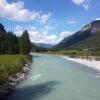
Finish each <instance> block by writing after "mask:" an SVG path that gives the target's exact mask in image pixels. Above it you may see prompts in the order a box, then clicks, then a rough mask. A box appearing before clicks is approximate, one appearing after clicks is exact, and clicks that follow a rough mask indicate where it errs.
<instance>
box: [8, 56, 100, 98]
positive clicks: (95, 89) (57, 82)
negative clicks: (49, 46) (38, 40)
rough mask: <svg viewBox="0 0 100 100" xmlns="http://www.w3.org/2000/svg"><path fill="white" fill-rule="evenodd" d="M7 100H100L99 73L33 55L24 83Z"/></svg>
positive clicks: (63, 61)
mask: <svg viewBox="0 0 100 100" xmlns="http://www.w3.org/2000/svg"><path fill="white" fill-rule="evenodd" d="M7 100H100V73H99V72H97V71H95V70H93V69H91V68H88V67H87V66H85V65H82V64H78V63H75V62H72V61H69V60H66V59H63V58H61V57H59V56H56V55H49V54H34V55H33V63H32V66H31V69H30V72H29V74H28V76H27V79H26V80H25V81H23V82H22V83H20V84H19V85H18V86H17V88H16V90H15V91H14V92H13V93H12V94H11V95H10V96H9V97H8V99H7Z"/></svg>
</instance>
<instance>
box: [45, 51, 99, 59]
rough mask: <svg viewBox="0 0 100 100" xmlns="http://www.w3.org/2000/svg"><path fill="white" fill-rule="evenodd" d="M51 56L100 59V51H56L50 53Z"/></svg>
mask: <svg viewBox="0 0 100 100" xmlns="http://www.w3.org/2000/svg"><path fill="white" fill-rule="evenodd" d="M46 53H50V54H62V55H67V56H70V57H88V56H95V57H99V58H100V51H80V50H56V51H48V52H46Z"/></svg>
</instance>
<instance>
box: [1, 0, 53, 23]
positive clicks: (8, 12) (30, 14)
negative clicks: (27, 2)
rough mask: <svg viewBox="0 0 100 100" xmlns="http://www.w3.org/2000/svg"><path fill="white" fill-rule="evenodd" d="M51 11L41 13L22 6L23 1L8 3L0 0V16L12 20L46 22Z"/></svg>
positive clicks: (5, 0)
mask: <svg viewBox="0 0 100 100" xmlns="http://www.w3.org/2000/svg"><path fill="white" fill-rule="evenodd" d="M51 15H52V14H51V13H48V14H43V13H41V12H39V11H35V10H33V11H30V10H28V9H26V8H25V7H24V2H23V1H20V0H19V1H17V2H13V3H11V4H10V3H8V2H7V0H0V17H1V18H6V19H10V20H14V21H38V22H40V23H43V24H44V23H46V22H47V21H48V20H49V19H50V17H51Z"/></svg>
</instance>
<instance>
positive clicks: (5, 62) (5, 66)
mask: <svg viewBox="0 0 100 100" xmlns="http://www.w3.org/2000/svg"><path fill="white" fill-rule="evenodd" d="M28 59H29V58H28V56H26V55H0V85H3V84H4V83H6V82H7V80H8V78H9V76H10V75H13V74H15V73H17V72H18V71H20V70H21V69H22V67H23V66H24V64H25V62H26V61H28Z"/></svg>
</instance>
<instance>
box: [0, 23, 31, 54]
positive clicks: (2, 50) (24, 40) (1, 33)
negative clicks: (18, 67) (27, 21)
mask: <svg viewBox="0 0 100 100" xmlns="http://www.w3.org/2000/svg"><path fill="white" fill-rule="evenodd" d="M30 49H31V43H30V39H29V34H28V31H27V30H25V31H24V32H23V34H22V35H21V36H20V37H17V36H16V35H15V34H13V32H12V31H11V32H10V31H9V32H6V31H5V29H4V26H3V25H2V24H0V54H19V53H20V54H28V53H29V52H30Z"/></svg>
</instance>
